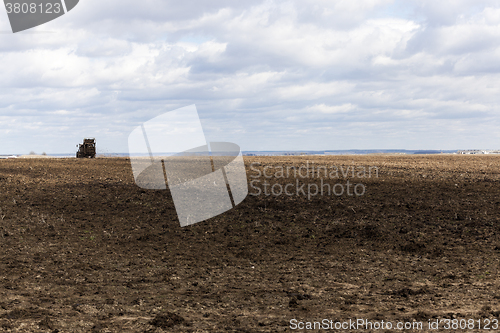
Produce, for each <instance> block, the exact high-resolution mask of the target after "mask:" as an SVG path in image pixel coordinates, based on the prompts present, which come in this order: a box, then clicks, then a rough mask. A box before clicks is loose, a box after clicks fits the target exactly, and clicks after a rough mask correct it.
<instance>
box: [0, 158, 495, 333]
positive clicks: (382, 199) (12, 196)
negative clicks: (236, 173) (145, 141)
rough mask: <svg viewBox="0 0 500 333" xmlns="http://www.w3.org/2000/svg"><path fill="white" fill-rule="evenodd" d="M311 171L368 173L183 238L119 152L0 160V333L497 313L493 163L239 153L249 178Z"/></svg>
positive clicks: (168, 202) (248, 205) (246, 209)
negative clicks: (337, 189) (336, 189)
mask: <svg viewBox="0 0 500 333" xmlns="http://www.w3.org/2000/svg"><path fill="white" fill-rule="evenodd" d="M307 161H309V163H314V164H315V165H316V166H319V165H325V166H331V165H335V166H337V167H339V168H340V166H343V167H344V168H346V167H348V166H350V167H352V166H353V165H354V166H367V167H368V166H376V167H378V170H379V173H378V177H375V176H373V175H372V177H371V178H362V179H360V178H356V177H354V178H353V177H352V175H350V176H349V177H348V178H349V180H350V181H352V183H353V184H357V183H363V184H364V186H365V188H366V192H365V193H364V195H362V196H356V195H352V196H349V195H347V194H344V195H342V196H334V195H333V196H332V195H330V196H327V195H324V196H320V195H317V196H313V197H311V200H308V198H307V196H303V195H299V196H297V195H294V196H286V195H280V196H274V195H270V196H266V195H264V194H261V195H260V196H253V195H249V196H248V197H247V198H246V199H245V200H244V201H243V202H242V203H241V204H240V205H238V206H237V207H236V208H235V209H233V210H231V211H228V212H226V213H224V214H222V215H219V216H217V217H214V218H212V219H210V220H208V221H204V222H201V223H198V224H195V225H192V226H188V227H185V228H181V227H180V226H179V222H178V219H177V214H176V212H175V208H174V205H173V201H172V199H171V196H170V193H169V192H168V190H167V191H161V190H143V189H141V188H139V187H137V186H136V185H135V184H134V181H133V177H132V172H131V167H130V161H129V160H127V159H125V158H122V159H119V158H117V159H112V158H97V159H83V160H77V159H16V160H1V161H0V185H1V189H2V190H1V193H0V331H2V332H285V331H291V329H290V321H291V320H292V319H297V320H298V321H304V322H306V321H321V320H322V319H329V320H333V321H337V320H338V321H345V320H349V319H353V320H356V318H363V319H368V320H379V321H380V320H384V321H393V322H397V321H410V322H411V321H414V320H417V321H422V322H424V323H427V322H428V320H429V319H432V320H436V319H444V318H449V319H453V318H457V319H461V318H464V319H470V318H473V319H475V320H484V319H490V320H493V319H497V320H498V319H499V315H500V305H499V301H500V290H499V285H500V283H499V282H500V280H499V278H498V272H499V259H500V237H499V235H500V223H499V222H500V156H458V155H435V156H315V157H247V158H245V162H246V163H247V170H248V176H249V182H250V181H253V180H255V179H256V178H252V177H251V176H256V171H253V170H252V169H251V168H250V163H253V162H258V163H260V166H257V165H256V164H254V166H253V168H254V169H257V168H258V169H259V170H261V171H262V170H263V168H264V167H266V166H273V169H272V170H276V168H277V167H278V166H284V167H286V166H289V167H291V166H295V167H296V168H299V167H300V166H302V165H305V164H306V163H307ZM291 170H293V169H291ZM259 180H260V181H261V184H262V182H263V181H264V180H267V181H268V182H269V183H270V184H271V185H272V184H276V183H278V184H281V185H282V186H284V185H285V184H287V183H293V184H295V182H296V178H294V177H293V176H291V177H289V178H288V179H287V178H279V179H277V178H275V177H273V178H269V179H266V178H264V176H261V177H260V178H259ZM346 180H347V179H344V177H343V176H342V174H341V175H340V179H324V182H325V183H329V184H331V185H332V186H333V185H334V184H336V183H345V182H346ZM300 181H301V182H304V183H314V184H319V182H320V179H318V178H314V179H313V178H308V179H301V180H300ZM254 184H255V183H254ZM306 186H307V185H306ZM306 188H307V187H306ZM250 192H251V193H254V192H255V191H254V190H253V189H252V188H250ZM467 331H469V332H470V331H472V330H467ZM365 332H368V331H367V330H365Z"/></svg>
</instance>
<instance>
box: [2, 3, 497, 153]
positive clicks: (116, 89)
mask: <svg viewBox="0 0 500 333" xmlns="http://www.w3.org/2000/svg"><path fill="white" fill-rule="evenodd" d="M6 20H7V17H6V15H5V14H4V13H1V15H0V29H3V30H8V29H9V27H8V22H7V21H6ZM499 25H500V7H499V5H498V4H497V3H496V2H494V1H479V2H478V1H471V0H470V1H469V0H459V1H453V2H451V0H450V1H442V2H436V1H430V0H429V1H427V0H424V1H391V0H357V1H353V0H351V1H347V0H346V1H343V0H342V1H335V2H332V1H327V0H309V1H280V0H275V1H261V2H258V1H257V2H255V1H238V2H234V1H229V0H217V1H211V2H207V1H200V0H189V1H183V2H178V1H170V0H169V1H160V0H148V1H143V2H137V1H131V0H124V1H116V0H109V1H104V2H103V1H97V0H86V1H81V2H80V4H79V5H78V6H77V7H75V9H73V10H72V11H71V12H69V13H68V14H67V15H65V16H63V17H61V18H60V19H57V20H54V21H52V22H49V23H47V24H45V25H43V26H40V27H37V28H35V29H33V30H31V31H27V32H21V33H18V34H8V33H3V34H0V72H1V73H2V75H1V76H0V87H1V88H2V89H1V90H0V119H1V121H2V124H4V130H2V131H0V139H2V140H3V141H4V142H5V141H11V142H13V145H14V147H16V150H17V151H19V152H20V153H23V152H27V151H30V150H35V149H36V150H40V151H47V152H50V147H55V148H54V150H55V151H54V152H72V151H73V150H74V147H73V146H74V144H76V143H78V142H79V141H80V140H81V138H80V137H83V136H96V137H97V139H98V143H99V144H98V146H99V147H101V149H103V150H107V151H108V152H111V151H117V152H125V151H126V150H127V147H126V137H127V135H128V133H129V131H130V130H132V128H134V127H135V126H137V124H139V123H140V122H142V121H146V120H148V119H149V118H151V117H154V116H156V115H159V114H161V113H162V112H166V111H169V110H173V109H175V108H178V107H182V106H186V105H190V104H193V103H195V104H197V106H198V109H199V112H200V116H201V117H202V121H203V123H204V126H205V130H206V132H207V137H208V138H209V140H210V139H212V140H224V141H231V142H236V143H239V144H240V145H241V146H242V147H243V149H247V150H253V149H265V150H271V149H318V150H320V149H342V148H346V149H347V148H422V149H428V148H460V147H463V144H464V143H467V142H470V144H471V146H476V147H478V148H488V147H486V146H488V145H489V146H490V147H491V148H498V146H500V142H498V141H495V140H498V138H497V135H496V134H494V133H493V130H492V129H493V128H494V126H497V125H498V123H499V121H498V115H497V108H498V105H499V101H500V97H499V96H500V91H499V90H500V89H499V88H498V87H497V83H496V82H497V81H498V79H499V70H500V62H499V60H498V59H500V48H499V42H498V41H499V40H500V38H499V37H500V32H499V31H500V29H499ZM85 119H91V121H84V120H85ZM485 124H487V125H485ZM485 129H488V130H485ZM495 133H496V132H495ZM40 137H46V138H47V140H46V141H41V140H39V138H40ZM418 137H421V138H423V139H417V138H418ZM61 138H65V139H64V140H61ZM489 138H491V139H489ZM51 140H52V141H51ZM467 140H469V141H467ZM75 141H76V142H75ZM43 142H51V144H50V146H48V147H42V146H41V145H43ZM437 146H439V147H437Z"/></svg>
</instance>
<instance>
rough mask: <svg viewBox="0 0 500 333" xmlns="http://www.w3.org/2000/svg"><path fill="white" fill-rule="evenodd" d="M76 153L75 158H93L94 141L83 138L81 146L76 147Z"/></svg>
mask: <svg viewBox="0 0 500 333" xmlns="http://www.w3.org/2000/svg"><path fill="white" fill-rule="evenodd" d="M76 146H77V147H78V151H77V152H76V158H85V157H90V158H95V139H94V138H85V139H83V144H78V145H76Z"/></svg>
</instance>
